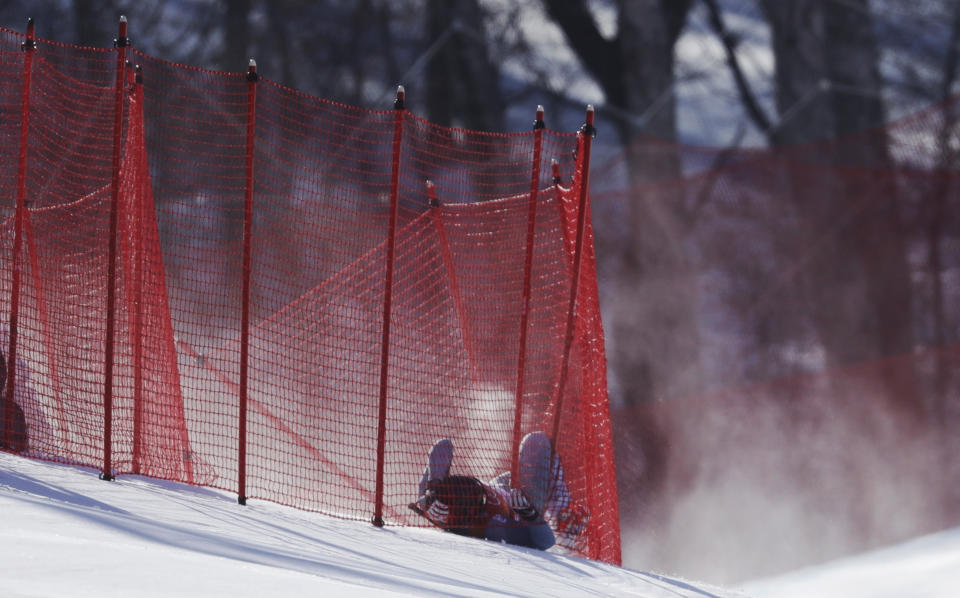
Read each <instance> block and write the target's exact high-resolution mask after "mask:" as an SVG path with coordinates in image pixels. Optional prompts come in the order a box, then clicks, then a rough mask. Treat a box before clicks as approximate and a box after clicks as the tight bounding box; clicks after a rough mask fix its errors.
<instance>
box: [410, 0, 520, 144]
mask: <svg viewBox="0 0 960 598" xmlns="http://www.w3.org/2000/svg"><path fill="white" fill-rule="evenodd" d="M483 23H484V13H483V10H482V9H481V8H480V4H479V3H478V2H477V0H461V1H458V2H448V1H447V0H427V31H428V40H429V42H430V43H441V44H444V46H445V47H444V48H443V50H442V51H440V52H437V53H435V54H434V55H433V56H432V57H431V58H430V62H429V63H428V65H427V110H428V112H429V114H430V120H432V121H433V122H435V123H437V124H441V125H447V126H449V125H458V126H462V127H465V128H468V129H476V130H481V131H501V130H503V128H504V123H503V117H504V112H505V111H506V106H505V103H504V100H503V96H502V94H501V93H500V70H499V68H498V67H497V65H496V64H494V63H493V61H492V60H491V58H490V51H489V48H488V47H487V44H486V35H485V32H484V30H483Z"/></svg>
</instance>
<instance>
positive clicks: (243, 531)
mask: <svg viewBox="0 0 960 598" xmlns="http://www.w3.org/2000/svg"><path fill="white" fill-rule="evenodd" d="M226 595H229V596H231V597H232V598H254V597H256V598H263V597H264V596H308V595H309V596H345V595H349V596H350V597H351V598H362V597H366V596H387V595H389V596H397V595H412V596H438V595H441V596H495V595H512V596H643V597H655V598H660V597H673V598H676V597H678V596H680V597H697V598H703V597H710V596H716V597H720V598H734V597H742V596H752V597H754V598H800V597H803V598H814V597H815V598H830V597H834V596H836V597H841V596H842V597H844V598H861V597H863V598H866V597H870V598H887V597H890V598H893V597H897V598H901V597H907V596H909V597H910V598H933V597H937V598H940V597H943V598H947V597H956V596H960V529H958V530H953V531H947V532H942V533H939V534H934V535H930V536H926V537H923V538H918V539H916V540H913V541H910V542H907V543H904V544H902V545H899V546H894V547H891V548H887V549H883V550H878V551H875V552H871V553H868V554H864V555H859V556H855V557H850V558H846V559H841V560H838V561H834V562H832V563H828V564H826V565H823V566H820V567H813V568H809V569H804V570H801V571H797V572H794V573H790V574H787V575H783V576H779V577H776V578H771V579H767V580H759V581H755V582H751V583H748V584H746V585H745V587H744V588H741V589H740V590H739V591H734V590H722V589H717V588H714V587H711V586H709V585H706V584H699V583H695V582H688V581H681V580H679V579H676V578H670V577H665V576H661V575H657V574H653V573H644V572H640V571H631V570H627V569H621V568H618V567H613V566H610V565H606V564H602V563H594V562H591V561H587V560H584V559H579V558H570V557H564V556H560V555H556V554H550V553H543V552H539V551H535V550H527V549H522V548H515V547H510V546H504V545H499V544H493V543H490V542H484V541H480V540H470V539H466V538H460V537H458V536H454V535H451V534H445V533H443V532H440V531H437V530H433V529H397V528H386V529H377V528H374V527H373V526H372V525H370V524H369V523H364V522H357V521H342V520H339V519H335V518H331V517H325V516H322V515H318V514H316V513H306V512H303V511H298V510H296V509H291V508H286V507H281V506H278V505H273V504H270V503H265V502H261V501H254V500H251V501H250V502H249V504H248V505H247V506H245V507H241V506H240V505H238V504H237V503H236V498H235V497H234V496H233V495H231V494H229V493H223V492H218V491H212V490H205V489H202V488H193V487H190V486H184V485H181V484H174V483H170V482H164V481H158V480H151V479H147V478H141V477H137V476H121V477H120V478H118V479H117V480H116V481H115V482H102V481H100V480H98V479H97V474H96V472H95V471H93V470H90V469H85V468H76V467H68V466H64V465H55V464H50V463H42V462H38V461H32V460H29V459H23V458H19V457H15V456H12V455H9V454H5V453H0V596H3V597H4V598H21V597H30V598H53V597H57V598H59V597H62V596H71V597H86V596H91V597H92V596H97V597H100V596H124V597H127V596H133V597H141V596H177V597H178V598H192V597H198V598H200V597H203V598H209V597H210V596H226Z"/></svg>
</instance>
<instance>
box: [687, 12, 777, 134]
mask: <svg viewBox="0 0 960 598" xmlns="http://www.w3.org/2000/svg"><path fill="white" fill-rule="evenodd" d="M703 3H704V4H705V5H706V7H707V10H708V11H709V13H710V27H711V28H713V30H714V32H715V33H716V34H717V37H718V38H720V42H721V43H722V44H723V49H724V51H725V52H726V55H727V66H729V67H730V73H731V74H732V75H733V80H734V81H735V82H736V84H737V92H739V94H740V101H741V102H743V107H744V108H746V110H747V115H749V116H750V119H751V120H752V121H753V122H754V124H756V125H757V127H758V128H759V129H760V130H761V131H764V132H767V131H770V130H771V127H772V125H771V120H770V117H768V116H767V114H766V112H764V110H763V108H762V107H761V106H760V103H759V102H758V101H757V96H756V94H755V93H754V92H753V89H752V88H751V87H750V83H749V82H748V81H747V78H746V76H745V75H744V74H743V68H742V67H741V66H740V59H739V58H737V48H736V45H737V44H736V39H735V37H734V35H733V34H731V33H730V32H729V31H728V30H727V27H726V25H725V24H724V22H723V15H722V14H721V13H720V7H719V6H718V4H717V0H703Z"/></svg>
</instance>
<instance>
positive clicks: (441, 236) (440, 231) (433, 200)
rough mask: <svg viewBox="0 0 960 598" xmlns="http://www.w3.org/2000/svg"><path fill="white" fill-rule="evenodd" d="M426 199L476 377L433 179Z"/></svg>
mask: <svg viewBox="0 0 960 598" xmlns="http://www.w3.org/2000/svg"><path fill="white" fill-rule="evenodd" d="M425 184H426V187H427V199H428V200H429V202H430V219H431V220H432V221H433V227H434V229H435V230H436V231H437V239H438V241H439V242H440V256H441V258H442V259H443V267H444V269H445V270H446V271H447V284H449V285H450V295H451V297H452V298H453V308H454V310H456V312H457V319H458V320H459V321H460V338H461V340H462V342H463V347H464V352H465V353H466V355H467V363H468V364H469V366H470V373H471V375H472V376H474V377H476V376H477V375H478V374H477V360H476V355H475V354H474V351H475V350H476V345H475V343H474V342H473V335H472V334H471V332H470V322H469V320H468V318H467V310H466V307H465V306H464V305H463V296H462V294H461V293H460V282H459V281H458V279H457V271H456V268H454V266H453V254H452V253H451V251H450V240H449V238H448V237H447V227H446V225H445V224H444V222H443V212H442V211H441V209H440V198H439V197H437V187H436V185H434V184H433V181H430V180H428V181H426V183H425Z"/></svg>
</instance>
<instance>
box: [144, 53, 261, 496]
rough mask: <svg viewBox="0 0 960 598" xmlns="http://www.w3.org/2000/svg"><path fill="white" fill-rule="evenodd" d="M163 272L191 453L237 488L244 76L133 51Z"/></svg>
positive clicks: (212, 475)
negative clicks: (230, 346) (231, 347)
mask: <svg viewBox="0 0 960 598" xmlns="http://www.w3.org/2000/svg"><path fill="white" fill-rule="evenodd" d="M136 59H137V61H138V62H140V63H141V65H142V67H143V73H144V78H143V98H144V99H143V115H144V123H145V125H144V126H145V144H146V152H147V155H148V156H149V165H150V167H151V168H150V170H149V171H148V172H149V174H150V176H151V182H152V187H153V197H154V204H155V213H156V222H157V225H156V226H157V231H158V238H159V242H160V250H161V255H162V259H163V262H162V263H163V273H164V281H165V282H166V293H167V296H168V298H169V309H170V314H171V319H172V328H173V334H174V336H175V340H176V343H177V345H176V348H177V355H178V366H179V380H180V385H181V388H182V393H183V402H184V416H185V419H186V424H187V431H188V433H189V435H190V446H189V451H190V462H191V463H200V464H202V469H203V470H204V474H203V480H202V481H203V483H205V484H209V485H211V486H215V487H218V488H223V489H228V490H236V489H237V448H238V433H237V430H238V422H239V420H238V401H237V393H236V392H235V386H234V385H235V384H236V381H237V380H238V378H239V361H240V360H239V355H238V353H237V352H236V351H233V352H229V353H221V354H218V355H217V356H213V355H212V354H213V353H214V352H215V350H216V349H218V348H219V347H221V346H222V345H223V344H224V343H225V342H227V341H231V340H235V339H237V338H239V331H240V300H241V286H240V283H239V281H240V273H241V267H242V259H241V258H242V249H243V213H244V196H245V181H246V172H245V156H246V138H247V131H246V121H247V118H246V115H247V83H246V80H245V79H244V78H243V77H242V76H240V75H232V74H227V73H214V72H209V71H203V70H199V69H189V68H183V67H180V66H177V65H173V64H170V63H166V62H163V61H159V60H155V59H153V58H151V57H149V56H146V55H143V54H139V53H137V54H136Z"/></svg>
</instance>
